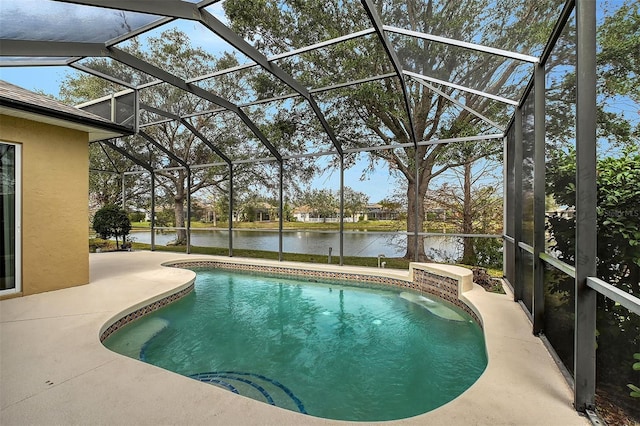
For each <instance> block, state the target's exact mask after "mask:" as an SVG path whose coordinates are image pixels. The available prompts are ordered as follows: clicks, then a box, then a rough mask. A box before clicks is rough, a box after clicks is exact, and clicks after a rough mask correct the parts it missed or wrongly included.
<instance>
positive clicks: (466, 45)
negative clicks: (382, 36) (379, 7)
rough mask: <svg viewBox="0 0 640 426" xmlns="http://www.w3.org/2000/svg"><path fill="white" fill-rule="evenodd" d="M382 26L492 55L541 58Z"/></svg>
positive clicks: (424, 38) (524, 59) (533, 61)
mask: <svg viewBox="0 0 640 426" xmlns="http://www.w3.org/2000/svg"><path fill="white" fill-rule="evenodd" d="M382 28H383V29H384V30H385V31H389V32H392V33H396V34H402V35H407V36H411V37H415V38H421V39H423V40H430V41H435V42H438V43H442V44H448V45H450V46H456V47H462V48H465V49H470V50H475V51H478V52H484V53H490V54H492V55H498V56H502V57H505V58H509V59H516V60H518V61H524V62H531V63H534V64H537V63H538V62H540V59H539V58H537V57H535V56H531V55H524V54H522V53H516V52H510V51H508V50H503V49H497V48H495V47H489V46H484V45H482V44H476V43H469V42H466V41H460V40H455V39H452V38H447V37H440V36H436V35H433V34H426V33H421V32H418V31H411V30H405V29H402V28H397V27H392V26H389V25H384V26H383V27H382Z"/></svg>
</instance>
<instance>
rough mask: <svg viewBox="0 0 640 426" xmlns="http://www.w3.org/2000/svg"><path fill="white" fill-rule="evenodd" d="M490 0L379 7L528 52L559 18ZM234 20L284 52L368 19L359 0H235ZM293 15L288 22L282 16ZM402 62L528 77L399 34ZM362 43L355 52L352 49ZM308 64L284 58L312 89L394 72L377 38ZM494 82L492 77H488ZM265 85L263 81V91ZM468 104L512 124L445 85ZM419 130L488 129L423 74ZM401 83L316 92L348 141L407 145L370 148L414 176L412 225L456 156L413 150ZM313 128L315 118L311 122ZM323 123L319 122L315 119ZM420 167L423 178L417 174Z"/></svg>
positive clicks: (455, 75)
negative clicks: (441, 93) (428, 85)
mask: <svg viewBox="0 0 640 426" xmlns="http://www.w3.org/2000/svg"><path fill="white" fill-rule="evenodd" d="M491 6H493V2H490V1H488V0H472V1H465V2H443V3H439V4H436V3H434V2H432V1H426V2H423V1H417V0H410V1H396V0H387V1H385V2H383V3H382V4H381V5H380V4H379V6H378V7H379V10H378V13H379V14H380V15H381V16H383V20H384V23H385V24H388V25H395V26H397V27H401V28H405V29H408V30H414V31H420V32H424V33H429V34H446V35H447V37H451V38H454V39H458V40H466V41H469V40H474V41H478V42H480V43H484V44H489V45H493V46H500V47H501V48H504V49H507V50H512V51H530V50H533V49H535V48H539V47H541V45H542V44H543V43H544V42H545V41H546V37H547V35H548V33H549V29H550V28H551V26H552V25H553V21H552V19H549V18H550V17H551V16H553V15H554V14H555V13H556V12H557V2H555V1H551V0H549V1H540V2H520V1H511V0H507V1H504V2H501V6H502V7H500V8H499V9H498V8H492V7H491ZM224 8H225V11H226V13H227V16H228V18H229V20H230V22H231V26H232V28H233V29H234V30H235V31H237V32H238V33H240V34H241V35H242V36H244V37H245V38H247V39H249V40H251V41H252V42H254V43H255V44H256V45H257V46H258V47H259V48H260V49H261V50H263V51H266V52H273V53H279V52H281V51H283V50H285V51H286V50H291V49H294V48H297V47H300V46H302V45H308V44H312V43H317V42H321V41H324V40H326V39H330V38H334V37H337V36H340V35H344V34H346V33H349V32H355V31H358V30H361V29H362V28H363V27H370V26H371V23H370V21H369V19H368V17H367V16H366V14H365V12H364V10H363V8H362V7H361V6H360V5H359V4H358V3H357V2H353V3H344V2H341V1H338V0H333V1H306V2H298V1H286V0H285V1H282V0H264V1H262V2H259V3H255V2H252V1H247V0H228V1H226V2H225V5H224ZM283 23H285V24H283ZM393 41H394V47H395V50H396V52H397V55H398V57H399V59H400V61H401V62H402V66H403V68H404V69H406V70H409V71H413V72H416V73H420V74H424V75H430V76H435V77H437V78H439V79H442V80H451V81H456V82H462V83H463V84H464V85H466V86H468V87H471V88H479V89H481V90H485V91H487V92H491V93H497V94H508V93H510V91H512V90H513V89H514V88H517V87H522V84H526V81H525V79H523V78H521V74H520V73H521V72H522V70H523V68H522V67H521V64H519V63H517V61H510V60H506V59H504V58H496V57H490V56H489V55H486V54H482V53H478V52H474V51H471V50H467V49H459V48H454V47H451V46H446V45H444V44H438V43H435V42H429V41H424V40H417V39H414V38H407V37H400V36H398V37H395V38H394V39H393ZM356 46H357V50H355V49H354V47H356ZM304 60H305V61H304V62H302V61H295V62H291V63H286V62H283V63H282V66H283V67H284V68H285V70H290V71H291V72H292V73H295V75H296V76H297V77H298V79H299V80H301V81H302V82H303V83H306V84H308V85H310V86H312V87H323V86H329V85H331V84H335V82H336V79H335V76H336V75H339V76H340V81H356V80H359V79H362V78H365V77H369V76H371V75H381V74H385V73H388V72H389V71H390V70H391V69H392V68H391V66H390V63H389V60H388V58H387V57H386V54H385V53H384V50H383V48H382V47H381V45H380V43H379V42H378V40H377V39H376V38H375V37H371V38H361V39H358V40H357V41H354V40H350V41H349V42H345V43H341V44H338V45H336V46H333V47H332V48H331V49H322V50H315V51H312V52H308V53H306V54H305V55H304ZM487 82H488V83H487ZM259 89H260V88H257V90H259ZM440 89H441V90H443V91H444V92H446V93H447V94H449V95H454V92H455V96H456V97H458V98H459V99H461V101H462V102H463V103H464V104H465V105H466V106H468V107H470V108H473V109H476V110H479V111H485V113H486V114H487V115H488V116H489V117H490V118H496V117H500V118H501V121H502V122H503V123H504V122H505V121H506V120H507V117H508V115H509V114H508V113H507V111H506V110H505V108H503V106H500V105H496V103H495V102H493V101H491V100H489V99H487V98H484V97H482V96H479V95H477V94H471V93H465V92H460V91H456V90H454V89H451V88H447V87H440ZM408 91H409V95H410V98H411V101H410V102H411V106H412V114H413V119H414V131H415V134H416V136H417V139H418V141H430V140H432V139H437V138H440V137H442V135H444V134H446V135H448V136H450V137H455V136H457V135H458V133H457V132H456V129H464V128H466V127H468V126H474V127H478V128H479V130H480V131H481V132H485V131H488V130H490V126H488V125H485V124H484V123H483V122H482V120H480V119H479V118H478V117H476V116H474V115H472V114H470V113H469V112H468V111H466V110H463V109H460V108H458V107H457V106H455V105H453V104H452V103H451V102H450V101H448V100H446V99H445V98H444V97H441V96H439V95H438V94H436V93H435V92H433V91H431V90H429V89H427V88H426V87H425V86H423V85H422V84H419V83H416V82H409V83H408ZM400 93H402V90H401V87H400V85H399V83H398V81H397V80H395V79H384V80H381V81H380V82H369V83H363V84H359V85H357V86H353V87H350V88H341V89H336V90H333V91H330V92H324V93H322V94H321V95H318V99H319V101H320V103H321V104H322V106H324V108H325V111H327V112H328V120H329V122H330V124H331V125H332V126H334V128H335V130H336V133H337V135H338V138H339V140H340V142H341V143H342V145H343V146H345V147H350V148H353V147H368V146H372V145H381V144H384V145H393V144H404V145H402V148H397V149H390V150H374V151H369V155H370V159H371V162H372V163H371V164H373V163H374V162H376V161H377V160H382V161H384V162H386V163H387V164H388V166H389V168H390V170H392V171H395V172H397V173H399V174H401V175H402V176H403V177H404V179H405V180H406V183H407V185H406V189H407V191H406V198H407V201H408V206H407V207H408V212H409V214H408V217H407V230H408V231H414V230H418V231H422V229H423V222H424V219H425V212H424V206H423V202H422V201H423V200H424V197H425V194H426V192H427V189H428V187H429V184H430V183H431V181H432V180H433V179H434V178H435V177H437V176H439V175H440V174H442V173H443V172H444V171H445V170H447V169H448V168H450V167H453V166H455V165H456V164H455V163H444V162H442V161H439V160H440V158H441V156H442V155H443V154H444V153H445V152H446V151H447V146H446V145H421V146H418V148H417V149H416V148H414V147H413V146H412V144H411V142H412V136H411V133H412V132H411V131H410V125H409V120H408V118H407V114H406V113H405V112H404V111H405V109H404V99H403V98H402V96H401V95H400ZM309 124H310V126H311V127H313V123H309ZM315 128H317V126H315ZM416 172H419V177H418V179H416ZM413 212H417V215H416V214H413ZM413 238H414V237H413V236H412V235H410V236H409V239H408V244H407V252H406V257H408V258H413V257H414V256H417V257H418V258H421V259H423V258H424V257H425V254H424V240H423V239H422V238H419V239H418V242H417V243H418V244H417V252H414V247H415V246H416V244H415V241H413Z"/></svg>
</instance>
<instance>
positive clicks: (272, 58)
mask: <svg viewBox="0 0 640 426" xmlns="http://www.w3.org/2000/svg"><path fill="white" fill-rule="evenodd" d="M374 32H375V30H374V29H373V28H369V29H366V30H362V31H358V32H355V33H351V34H347V35H345V36H342V37H336V38H332V39H329V40H325V41H321V42H320V43H315V44H311V45H309V46H305V47H301V48H300V49H295V50H290V51H288V52H284V53H279V54H277V55H273V56H269V57H267V60H268V61H269V62H273V61H277V60H278V59H284V58H289V57H291V56H296V55H300V54H302V53H305V52H309V51H312V50H316V49H321V48H323V47H327V46H333V45H334V44H338V43H342V42H344V41H347V40H352V39H354V38H359V37H363V36H365V35H368V34H372V33H374ZM257 65H258V64H257V63H255V62H254V63H248V64H242V65H238V66H235V67H231V68H227V69H224V70H220V71H216V72H212V73H210V74H206V75H202V76H198V77H194V78H192V79H190V80H187V81H188V82H189V83H192V82H196V81H201V80H205V79H207V78H213V77H219V76H221V75H226V74H229V73H232V72H237V71H242V70H246V69H249V68H253V67H255V66H257ZM309 92H312V91H311V90H309Z"/></svg>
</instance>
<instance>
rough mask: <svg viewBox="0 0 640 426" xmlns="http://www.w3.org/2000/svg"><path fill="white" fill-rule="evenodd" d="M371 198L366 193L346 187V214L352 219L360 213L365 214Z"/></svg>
mask: <svg viewBox="0 0 640 426" xmlns="http://www.w3.org/2000/svg"><path fill="white" fill-rule="evenodd" d="M367 203H369V196H368V195H367V194H365V193H364V192H359V191H354V190H353V189H351V188H349V187H348V186H345V187H344V214H345V216H350V217H351V218H352V219H353V218H354V216H355V215H357V214H359V213H364V211H365V209H366V207H367Z"/></svg>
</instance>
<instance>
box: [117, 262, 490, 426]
mask: <svg viewBox="0 0 640 426" xmlns="http://www.w3.org/2000/svg"><path fill="white" fill-rule="evenodd" d="M194 270H196V272H197V274H198V276H197V279H196V288H195V291H194V292H193V293H192V294H190V295H188V296H186V297H184V298H183V299H181V300H179V301H177V302H175V303H173V304H171V305H169V306H167V307H166V308H163V309H161V310H159V311H156V312H155V313H153V314H150V315H148V316H146V317H144V318H142V319H141V320H138V321H136V322H134V323H132V324H130V325H128V326H126V327H124V328H123V329H122V330H120V331H118V332H117V333H115V334H114V335H112V336H111V337H110V338H109V339H107V340H106V341H105V345H106V346H107V347H108V348H110V349H112V350H114V351H116V352H119V353H122V354H125V355H128V356H131V357H133V358H137V359H141V360H143V361H145V362H148V363H150V364H154V365H157V366H159V367H162V368H165V369H167V370H171V371H174V372H176V373H179V374H183V375H185V376H190V377H192V378H194V379H197V380H201V381H204V382H207V383H210V384H212V385H215V386H219V387H221V388H224V389H227V390H229V391H232V392H235V393H238V394H240V395H244V396H247V397H250V398H254V399H257V400H260V401H263V402H265V403H269V404H273V405H277V406H280V407H283V408H286V409H290V410H294V411H300V412H302V413H307V414H310V415H314V416H318V417H324V418H329V419H341V420H360V421H375V420H393V419H399V418H406V417H411V416H415V415H418V414H421V413H424V412H427V411H430V410H432V409H434V408H437V407H439V406H441V405H443V404H445V403H447V402H449V401H451V400H452V399H454V398H456V397H457V396H458V395H460V394H461V393H462V392H464V391H465V390H466V389H467V388H468V387H469V386H471V385H472V384H473V383H474V382H475V381H476V380H477V379H478V377H479V376H480V374H482V372H483V371H484V368H485V367H486V364H487V359H486V352H485V346H484V337H483V334H482V330H481V329H480V327H479V326H478V325H477V324H476V323H475V322H474V321H472V320H471V318H470V317H469V316H468V315H467V314H466V313H464V312H463V311H462V310H459V309H457V308H455V307H453V306H451V305H448V304H444V303H441V302H438V301H436V300H434V299H430V298H425V297H424V296H420V295H417V294H414V293H408V292H400V291H393V290H388V289H374V288H363V287H353V286H348V285H345V284H344V283H316V282H306V281H296V280H291V279H287V278H279V277H278V278H274V277H265V276H256V275H251V274H242V273H233V272H227V271H222V270H199V269H194Z"/></svg>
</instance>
